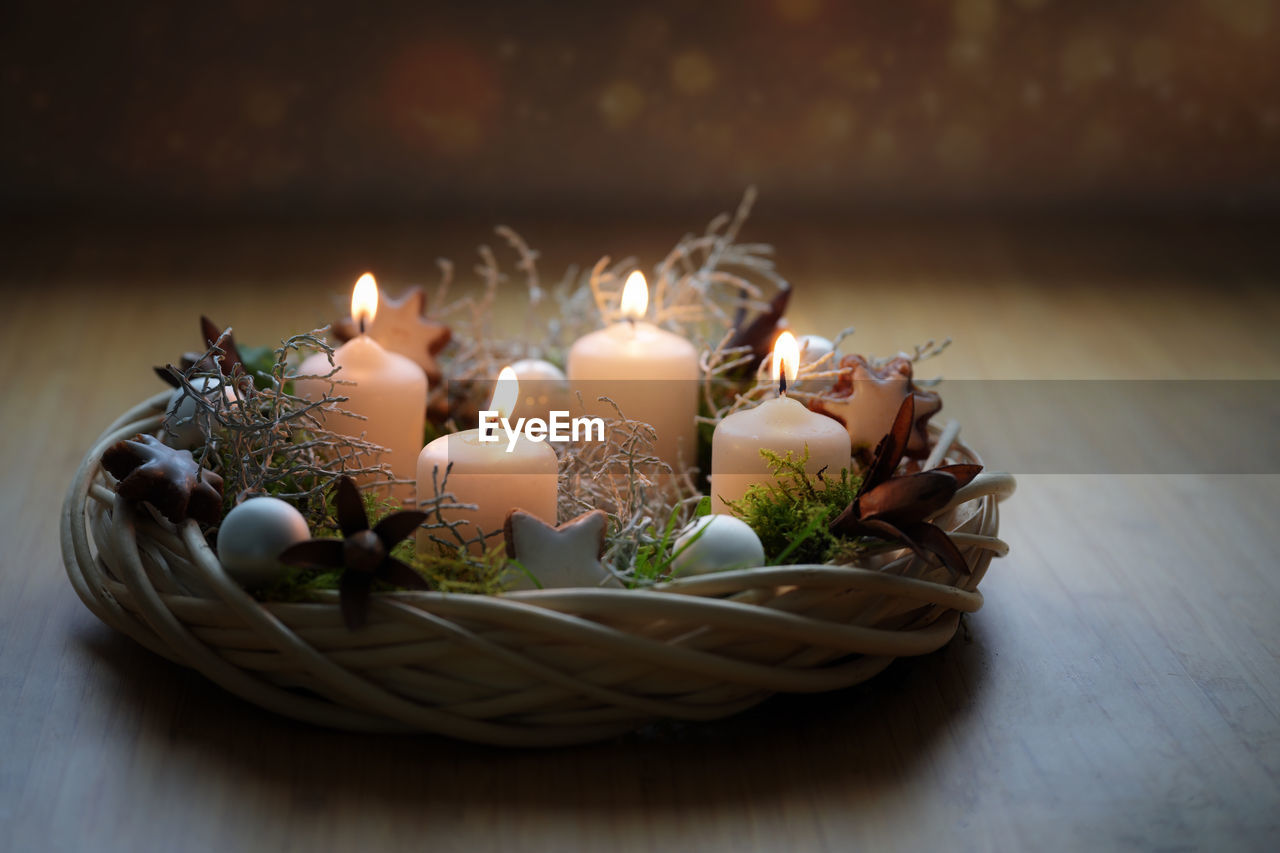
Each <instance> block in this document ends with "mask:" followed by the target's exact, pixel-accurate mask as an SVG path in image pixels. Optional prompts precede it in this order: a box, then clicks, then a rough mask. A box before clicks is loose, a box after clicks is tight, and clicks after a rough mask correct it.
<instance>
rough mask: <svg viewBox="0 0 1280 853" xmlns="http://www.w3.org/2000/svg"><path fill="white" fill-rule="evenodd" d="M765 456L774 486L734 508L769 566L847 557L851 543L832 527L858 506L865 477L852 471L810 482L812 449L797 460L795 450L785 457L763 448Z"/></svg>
mask: <svg viewBox="0 0 1280 853" xmlns="http://www.w3.org/2000/svg"><path fill="white" fill-rule="evenodd" d="M760 455H761V456H763V457H764V458H765V461H766V462H767V463H768V465H769V470H770V471H771V472H772V473H773V475H774V478H775V479H774V482H772V483H769V484H767V485H754V486H751V487H750V488H748V489H747V493H746V494H745V495H743V496H742V498H741V499H740V500H737V501H733V502H731V503H730V504H729V509H730V510H731V511H732V512H733V514H734V515H736V516H737V517H738V518H741V519H742V520H743V521H745V522H746V523H747V524H749V525H751V527H752V529H753V530H755V532H756V534H757V535H758V536H759V537H760V542H761V543H762V544H763V545H764V553H765V559H766V560H767V561H768V563H769V564H770V565H779V564H783V563H826V562H830V561H832V560H834V559H839V558H841V557H844V556H846V554H845V552H846V551H848V549H849V547H850V543H849V542H848V541H847V540H844V539H842V538H840V537H838V536H835V535H833V534H832V533H831V532H830V531H829V530H828V529H827V525H828V524H829V523H830V521H831V519H832V518H835V516H836V515H838V514H839V513H840V512H842V511H843V510H844V508H845V507H847V506H848V505H849V504H850V503H851V502H852V501H853V498H854V496H855V495H856V494H857V492H858V486H859V484H860V483H861V478H860V477H858V476H856V475H854V474H852V473H851V472H850V470H849V469H848V468H846V469H844V470H842V471H841V472H840V474H839V476H838V477H833V476H830V475H829V474H828V472H826V471H819V472H818V474H817V476H816V477H810V476H809V475H808V474H807V473H806V472H805V463H807V462H808V461H809V449H808V448H807V447H806V448H805V452H804V454H803V455H802V456H801V457H800V458H798V459H796V458H793V455H792V454H791V452H790V451H788V452H787V454H786V455H785V456H780V455H779V454H777V453H774V452H773V451H771V450H764V449H762V450H761V451H760Z"/></svg>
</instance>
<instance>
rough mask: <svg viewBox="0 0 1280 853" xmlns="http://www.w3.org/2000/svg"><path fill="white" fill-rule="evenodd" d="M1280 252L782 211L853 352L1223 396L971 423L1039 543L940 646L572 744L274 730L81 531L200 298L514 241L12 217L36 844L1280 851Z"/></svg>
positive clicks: (1139, 390) (1119, 227)
mask: <svg viewBox="0 0 1280 853" xmlns="http://www.w3.org/2000/svg"><path fill="white" fill-rule="evenodd" d="M513 224H520V223H513ZM689 225H694V226H696V225H697V223H696V222H690V223H674V224H672V225H671V226H670V227H657V226H651V227H641V226H639V225H637V224H635V223H630V224H628V223H600V222H597V223H580V224H578V225H574V224H573V223H567V224H542V225H538V224H536V223H535V224H534V225H533V226H530V227H527V228H526V229H525V231H526V236H527V237H528V238H529V239H530V240H531V242H533V243H534V244H535V245H537V244H539V243H543V244H545V245H546V246H547V247H548V254H547V258H546V260H547V264H546V267H545V268H546V269H548V270H554V271H556V272H558V271H559V270H560V269H561V268H562V267H561V266H557V264H563V263H565V262H567V261H569V260H576V261H579V262H581V261H586V262H590V261H591V260H593V259H594V256H595V255H596V254H600V253H605V252H612V253H614V254H615V255H617V254H622V253H625V252H627V251H635V252H639V253H641V255H642V257H644V259H645V260H646V261H652V260H656V259H657V254H656V253H657V250H658V248H660V247H661V246H662V245H664V241H668V242H669V241H671V240H673V239H674V238H676V237H678V236H679V235H680V233H681V232H682V231H683V229H684V228H685V227H687V226H689ZM1275 233H1276V231H1275V228H1274V227H1270V226H1266V225H1262V226H1257V225H1237V224H1227V225H1222V224H1220V225H1217V226H1212V227H1209V226H1203V227H1202V226H1197V225H1192V224H1181V225H1173V224H1169V223H1164V224H1160V225H1156V226H1142V227H1139V226H1134V225H1126V224H1123V223H1120V224H1102V225H1094V226H1090V227H1086V228H1080V227H1074V226H1071V225H1069V224H1063V223H1058V224H1054V223H1041V224H1037V225H1028V224H1025V223H1022V224H1000V223H992V222H980V221H967V222H964V223H960V224H957V225H951V224H947V223H926V224H921V223H910V222H897V223H888V224H886V223H875V224H868V223H849V224H847V225H845V226H841V227H833V226H832V225H831V224H830V223H829V222H828V223H826V224H825V225H824V226H821V227H819V226H816V225H815V226H812V227H809V226H806V227H801V226H799V225H797V224H795V223H783V222H775V223H773V224H772V225H769V224H768V223H763V224H754V225H753V226H752V228H751V230H750V231H749V234H748V236H750V237H752V238H758V239H765V240H770V239H771V240H773V241H774V242H775V243H777V245H778V250H779V262H780V264H781V266H782V268H783V270H784V271H785V272H787V273H788V274H789V275H790V276H791V277H792V278H793V279H794V280H795V281H796V283H797V296H796V299H795V303H794V309H793V312H792V321H793V325H794V326H795V327H797V328H800V329H804V330H806V331H819V332H826V333H833V332H835V331H836V330H837V329H838V328H840V327H841V326H844V325H850V324H855V325H858V326H859V327H860V329H859V332H858V333H857V335H856V336H855V338H854V340H853V344H852V345H851V347H850V348H854V349H859V350H866V351H870V352H873V353H885V352H893V351H895V350H896V349H898V348H899V347H908V346H910V345H912V344H914V343H915V342H917V341H921V340H924V339H926V338H929V337H939V336H943V335H951V336H953V337H954V338H955V339H956V344H955V346H954V347H953V348H952V350H951V351H949V352H948V353H947V354H946V355H945V356H944V357H943V358H941V359H939V360H938V361H936V362H934V363H933V364H936V366H937V370H938V372H941V373H943V374H946V375H948V376H953V377H961V378H966V379H974V378H985V379H1023V380H1040V379H1058V380H1066V379H1075V380H1099V379H1123V380H1139V379H1153V380H1154V379H1158V380H1186V379H1199V380H1207V381H1205V382H1201V383H1195V384H1190V383H1187V384H1182V385H1163V384H1159V383H1136V384H1133V385H1124V386H1123V388H1132V389H1135V390H1133V392H1132V393H1131V394H1129V395H1128V397H1126V396H1125V395H1124V394H1122V395H1121V398H1122V401H1121V403H1119V404H1118V405H1105V406H1104V405H1101V404H1099V405H1097V406H1096V407H1093V408H1092V409H1091V407H1090V404H1089V400H1094V401H1095V402H1096V400H1098V399H1111V398H1098V397H1091V396H1090V395H1092V394H1093V393H1094V391H1093V389H1094V388H1095V387H1097V386H1096V385H1095V384H1090V383H1085V382H1082V383H1075V384H1071V385H1070V386H1065V385H1051V386H1046V387H1050V388H1052V389H1055V390H1056V389H1061V388H1064V387H1070V388H1080V389H1084V390H1083V391H1082V392H1081V393H1083V394H1084V396H1083V397H1082V398H1081V399H1084V400H1085V402H1084V403H1082V404H1081V406H1079V407H1071V408H1073V411H1066V410H1065V409H1063V410H1061V411H1054V410H1052V409H1050V410H1045V407H1044V406H1034V405H1026V406H1021V407H1019V406H1018V405H1011V406H1010V407H1009V408H1008V409H1007V410H1005V411H1003V412H1002V413H1001V414H1000V416H998V417H991V416H989V417H986V418H985V419H984V418H983V417H982V416H981V413H977V414H974V415H973V417H974V419H975V420H976V421H979V422H980V423H979V424H977V425H966V427H965V433H964V435H965V436H967V437H968V439H969V440H970V441H971V442H973V443H974V444H975V445H976V446H977V447H979V448H980V449H981V450H982V451H983V453H984V455H985V456H986V458H987V461H988V463H989V464H990V465H991V467H993V468H1011V469H1012V470H1013V471H1014V473H1016V474H1018V475H1019V477H1020V489H1019V492H1018V494H1017V495H1015V496H1014V498H1013V499H1012V500H1010V501H1009V502H1007V503H1006V504H1005V506H1004V510H1003V519H1002V520H1003V527H1002V532H1003V534H1004V536H1005V538H1006V539H1007V540H1008V542H1009V543H1010V545H1011V546H1012V553H1011V555H1010V556H1009V557H1008V558H1006V559H1004V560H999V561H996V562H995V563H993V565H992V567H991V570H990V572H989V574H988V576H987V580H986V581H985V582H984V585H983V591H984V593H985V594H986V598H987V601H986V606H985V607H984V608H983V609H982V610H981V611H980V612H979V613H977V614H976V615H974V616H973V617H971V618H970V619H968V620H967V630H966V631H965V632H964V634H963V635H961V636H958V637H957V639H956V640H955V641H954V642H952V643H951V644H950V645H949V646H948V647H947V648H945V649H943V650H942V651H940V652H937V653H935V654H933V655H929V656H927V657H923V658H917V659H906V660H900V661H898V662H897V663H895V664H894V665H893V666H892V667H891V668H890V669H889V670H888V671H886V672H885V673H884V674H883V675H881V676H880V677H878V678H876V679H874V680H873V681H871V682H869V683H867V684H864V685H861V686H859V687H856V688H853V689H850V690H845V691H841V692H837V693H833V694H827V695H818V696H803V697H780V698H777V699H774V700H771V701H770V702H768V703H766V704H765V705H763V706H761V707H759V708H757V709H755V710H753V711H750V712H747V713H745V714H742V715H740V716H739V717H736V718H733V719H731V720H728V721H725V722H723V723H717V724H711V725H680V726H670V727H660V728H658V729H657V730H654V731H648V732H644V733H641V734H638V735H635V736H630V737H627V738H624V739H621V740H618V741H614V742H610V743H605V744H600V745H596V746H586V747H580V748H573V749H560V750H555V751H545V752H542V751H509V750H501V749H493V748H483V747H476V746H471V745H467V744H463V743H455V742H450V741H446V740H442V739H439V738H435V737H426V736H423V737H376V736H363V735H350V734H342V733H334V732H329V731H323V730H319V729H315V728H310V727H307V726H304V725H300V724H296V723H293V722H291V721H288V720H285V719H281V718H278V717H275V716H272V715H271V714H268V713H266V712H263V711H260V710H258V709H257V708H255V707H252V706H249V705H247V704H245V703H243V702H241V701H240V700H238V699H236V698H234V697H231V696H229V695H227V694H225V693H223V692H222V691H221V690H219V689H218V688H217V687H215V686H213V685H211V684H210V683H208V682H206V681H205V680H204V679H203V678H202V677H201V676H199V675H197V674H194V673H192V672H188V671H185V670H183V669H180V668H178V667H176V666H173V665H171V664H169V663H167V662H165V661H163V660H160V659H158V658H156V657H153V656H152V655H151V654H149V653H148V652H146V651H144V650H143V649H141V648H140V647H138V646H136V645H134V644H133V643H132V642H131V641H129V640H127V639H125V638H123V637H121V636H117V635H116V634H115V633H113V632H112V631H111V630H110V629H108V628H106V627H105V626H103V625H101V624H99V623H98V622H97V621H96V620H95V619H94V617H93V616H92V615H90V613H89V612H88V611H87V610H86V609H85V608H84V607H83V606H82V605H81V604H80V602H79V601H78V600H77V599H76V597H75V595H74V593H73V592H72V589H71V587H70V585H69V584H68V582H67V580H66V578H65V576H64V574H63V569H62V566H61V559H60V556H59V552H58V546H57V533H56V525H57V514H58V509H59V505H60V502H61V499H62V494H63V490H64V489H65V487H66V485H67V483H68V480H69V478H70V476H71V474H72V471H73V469H74V468H75V466H76V465H77V463H78V462H79V459H80V456H81V454H82V453H83V452H84V450H85V449H86V448H87V447H88V445H89V443H90V442H91V441H92V439H93V438H94V437H95V436H96V435H97V433H98V432H99V431H100V430H101V429H102V428H103V427H104V426H105V425H106V424H107V423H108V421H110V420H111V419H112V417H113V416H114V415H115V414H117V413H118V412H119V411H121V410H123V409H124V408H125V406H126V405H127V404H130V403H132V402H134V401H135V400H138V399H141V398H143V397H144V396H146V395H149V394H151V393H153V392H154V391H155V390H157V387H158V386H157V383H156V381H155V379H154V377H153V376H152V375H151V371H150V367H151V365H153V364H157V363H161V362H163V361H165V360H168V359H172V358H173V357H174V356H175V355H176V354H177V353H180V352H182V351H183V350H184V349H191V348H192V347H193V346H194V344H195V337H196V332H197V326H196V319H197V316H198V314H199V313H201V312H207V313H209V314H211V315H212V316H213V317H214V318H215V319H217V320H219V321H221V322H224V323H230V324H232V325H234V326H235V329H236V333H237V337H238V338H239V339H240V340H242V341H255V340H256V341H263V342H269V341H274V340H276V339H278V338H279V337H280V336H281V335H283V334H285V333H288V332H290V331H292V330H296V329H301V328H309V327H310V325H311V324H318V323H321V322H324V321H326V320H328V319H329V318H330V315H331V314H332V313H333V312H332V311H331V310H330V306H331V304H332V303H331V302H330V296H331V295H335V294H340V293H341V292H342V291H343V290H344V288H345V287H347V286H348V284H347V283H348V282H349V281H351V280H353V279H354V276H355V274H357V273H359V272H360V271H361V270H362V268H363V267H365V266H372V267H373V268H374V269H375V270H377V271H378V272H379V273H380V277H381V279H382V281H383V282H384V283H388V284H389V285H391V286H393V287H394V283H395V282H404V281H410V280H418V281H421V280H429V279H430V278H431V275H432V273H431V270H432V259H433V258H434V257H435V256H436V255H438V254H441V253H447V254H450V255H452V256H454V257H455V258H457V259H458V260H459V261H460V263H466V259H467V257H469V254H470V251H471V247H472V246H474V245H475V244H476V243H477V242H479V241H481V240H484V239H488V237H487V235H486V232H485V231H484V230H483V229H481V228H480V227H479V226H475V227H474V228H472V227H470V226H466V227H464V226H457V225H455V226H452V227H448V228H445V227H440V226H438V225H433V224H432V223H410V224H398V225H390V226H369V225H362V226H352V225H336V224H330V225H325V226H318V225H317V226H305V227H304V226H293V227H288V228H286V227H282V226H263V227H262V228H249V227H240V228H235V229H227V228H215V227H208V228H195V227H189V228H174V227H153V228H137V227H125V226H116V227H113V228H109V229H102V228H87V227H72V226H65V227H56V228H55V227H40V228H36V227H22V228H11V229H9V231H8V236H7V244H8V245H7V246H6V250H5V259H6V260H5V267H6V269H4V270H3V272H0V276H3V287H4V290H3V293H4V298H5V300H6V303H7V304H6V306H5V307H4V309H3V310H0V324H3V325H2V329H3V333H2V334H0V353H2V354H3V360H2V361H0V364H3V373H2V374H0V388H2V389H3V398H2V399H3V412H2V413H0V436H2V438H0V442H2V444H0V448H2V450H0V454H2V455H0V470H2V471H3V476H4V488H3V491H0V543H2V546H3V547H2V548H0V582H2V585H0V848H3V849H12V850H80V849H93V850H121V851H126V850H127V851H146V850H171V849H179V848H180V849H184V850H233V849H234V850H246V849H256V848H263V849H278V848H285V847H288V848H297V849H364V850H382V849H410V848H412V849H424V848H429V849H432V850H455V849H456V850H465V851H481V850H488V849H535V850H536V849H546V850H564V849H574V848H582V849H593V850H595V849H602V850H603V849H608V850H631V849H637V850H700V851H701V850H731V849H732V850H739V849H748V848H759V849H783V850H785V849H796V850H808V849H846V848H853V847H868V846H869V847H871V848H873V849H876V848H890V849H906V850H918V849H925V848H928V847H936V848H937V849H951V848H958V849H977V850H982V849H1001V850H1018V849H1027V848H1033V847H1034V848H1040V849H1083V848H1089V849H1093V848H1101V849H1114V848H1126V849H1132V848H1137V849H1197V848H1198V849H1215V850H1217V849H1259V850H1261V849H1274V845H1275V843H1276V841H1275V839H1276V833H1277V830H1280V617H1278V615H1277V614H1278V613H1280V538H1278V537H1277V534H1276V517H1277V509H1278V508H1280V501H1278V500H1277V499H1278V498H1280V476H1277V474H1278V473H1280V465H1278V464H1277V461H1276V459H1277V457H1276V452H1277V441H1276V430H1275V428H1274V426H1273V424H1274V419H1275V417H1277V409H1276V403H1275V399H1276V396H1277V395H1276V393H1275V392H1276V390H1277V387H1280V386H1277V385H1276V383H1275V380H1276V379H1277V378H1280V337H1278V336H1277V334H1276V329H1277V327H1278V326H1280V289H1278V288H1277V287H1276V285H1277V284H1278V283H1280V260H1278V259H1277V256H1276V253H1275V251H1274V250H1272V249H1271V248H1270V246H1269V243H1268V236H1269V235H1274V234H1275ZM1231 380H1237V381H1234V382H1233V381H1231ZM1238 380H1253V381H1252V382H1247V383H1246V382H1241V381H1238ZM997 387H1004V386H997ZM1153 388H1155V389H1159V388H1171V389H1175V391H1176V400H1175V405H1174V406H1173V411H1172V412H1170V410H1169V408H1170V407H1169V406H1168V405H1165V404H1162V406H1163V407H1155V408H1149V407H1148V406H1147V401H1146V399H1145V398H1144V395H1146V394H1148V393H1152V394H1156V395H1157V396H1158V390H1157V391H1152V390H1151V389H1153ZM1224 388H1225V389H1227V390H1226V391H1225V392H1223V391H1222V389H1224ZM1220 392H1221V393H1220ZM943 393H944V397H945V395H946V393H947V391H946V386H945V385H944V387H943ZM1224 394H1225V397H1224ZM1223 399H1225V400H1226V402H1223ZM1210 401H1215V402H1212V404H1210ZM960 408H962V407H953V408H952V409H950V410H949V411H952V412H955V411H958V410H959V409H960ZM1104 409H1105V410H1106V411H1104ZM988 414H989V413H988ZM1095 418H1101V419H1104V420H1103V421H1095ZM1106 418H1110V419H1111V420H1109V421H1108V420H1105V419H1106ZM1095 422H1104V423H1107V424H1108V426H1106V427H1105V429H1103V428H1099V429H1091V427H1090V425H1091V424H1093V423H1095ZM1188 425H1190V426H1188ZM1184 427H1185V428H1184ZM1192 427H1194V428H1192ZM1188 429H1190V432H1188ZM1210 445H1212V447H1210ZM1055 448H1056V450H1055ZM1064 448H1065V450H1066V452H1065V453H1064V452H1062V451H1063V449H1064ZM1091 448H1092V450H1091ZM1199 449H1204V451H1205V454H1206V455H1205V456H1203V457H1202V456H1200V455H1199V453H1198V450H1199ZM1094 451H1096V452H1097V453H1099V454H1104V455H1106V454H1110V456H1108V457H1107V458H1113V459H1118V460H1120V461H1119V462H1117V463H1115V464H1116V465H1118V466H1119V467H1118V468H1117V469H1116V470H1124V471H1125V472H1126V473H1123V474H1116V473H1107V471H1108V470H1111V469H1109V468H1108V467H1107V466H1099V465H1092V464H1091V463H1090V460H1089V458H1087V457H1088V454H1090V453H1092V452H1094ZM1037 459H1052V460H1055V461H1053V462H1052V463H1046V464H1037V462H1036V460H1037ZM1126 460H1127V461H1126ZM1135 460H1136V461H1135ZM1205 460H1207V461H1205ZM1253 460H1260V461H1259V462H1258V466H1259V467H1257V468H1255V467H1253V464H1254V463H1253ZM1129 463H1132V464H1129ZM1108 464H1110V463H1108ZM1249 471H1254V472H1255V473H1241V472H1249Z"/></svg>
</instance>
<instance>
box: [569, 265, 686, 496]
mask: <svg viewBox="0 0 1280 853" xmlns="http://www.w3.org/2000/svg"><path fill="white" fill-rule="evenodd" d="M648 303H649V289H648V285H646V284H645V280H644V276H643V275H642V274H641V273H640V272H638V271H637V272H633V273H631V275H630V276H628V277H627V282H626V285H625V286H624V287H623V290H622V302H621V305H620V306H619V307H620V309H621V311H622V315H623V316H624V317H625V318H627V319H625V320H623V321H621V322H618V323H614V324H613V325H611V326H609V327H608V328H605V329H601V330H599V331H597V332H592V333H590V334H588V335H584V336H583V337H581V338H579V339H578V340H577V341H576V342H574V344H573V347H572V348H571V349H570V350H569V360H568V365H567V366H568V374H569V382H570V385H571V386H572V387H573V389H574V390H575V391H579V392H581V394H582V399H583V402H584V404H585V406H586V413H587V414H588V415H591V416H599V417H605V418H611V417H616V416H617V415H616V414H615V412H614V410H613V407H612V406H609V405H608V404H607V403H601V402H597V398H599V397H601V396H605V397H608V398H610V399H611V400H613V401H614V402H615V403H617V404H618V407H619V408H620V409H622V413H623V414H624V415H626V416H627V417H628V418H631V419H633V420H637V421H643V422H645V423H647V424H649V425H651V426H652V427H653V428H654V430H655V431H656V432H657V441H656V443H655V445H654V452H655V453H656V455H657V456H658V457H659V458H660V459H662V461H664V462H666V463H667V464H669V465H670V466H671V467H672V468H673V469H675V470H677V471H679V470H681V468H682V467H685V468H687V467H688V466H690V465H692V464H693V463H694V462H695V461H696V459H695V457H696V455H697V443H696V437H697V432H696V429H697V427H696V424H695V423H694V419H695V418H696V417H697V415H698V379H699V371H698V351H697V350H696V349H695V348H694V346H693V344H691V343H689V341H687V340H685V339H684V338H682V337H680V336H679V335H676V334H672V333H671V332H668V331H666V330H664V329H660V328H658V327H657V326H655V325H654V324H652V323H647V322H645V321H644V320H643V319H642V318H643V317H644V315H645V311H646V309H647V308H648ZM574 405H575V407H576V406H577V401H576V399H575V400H574Z"/></svg>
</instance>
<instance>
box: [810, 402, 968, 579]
mask: <svg viewBox="0 0 1280 853" xmlns="http://www.w3.org/2000/svg"><path fill="white" fill-rule="evenodd" d="M914 422H915V401H914V399H913V398H912V396H911V395H907V397H906V398H905V399H903V401H902V404H901V405H900V406H899V407H898V414H897V417H895V418H894V421H893V427H892V429H890V430H889V434H888V435H886V436H885V437H884V438H882V439H880V443H879V444H877V445H876V452H875V456H874V457H873V458H872V461H871V467H870V468H868V469H867V473H866V475H865V476H864V477H863V479H862V485H861V486H859V488H858V493H857V494H856V495H855V496H854V499H853V501H852V502H851V503H850V504H849V505H848V506H847V507H845V509H844V511H843V512H841V513H840V514H839V515H838V516H836V518H835V519H834V520H833V521H832V522H831V525H830V528H831V532H832V533H835V534H838V535H841V536H871V537H875V538H877V539H886V540H889V541H896V542H902V543H903V544H904V545H906V546H907V547H908V548H910V549H911V550H912V551H914V552H915V553H916V555H917V556H919V557H920V558H921V559H925V560H927V559H928V554H929V553H932V554H936V555H937V556H938V558H939V559H941V560H942V563H943V564H944V565H945V566H946V567H947V568H949V569H951V571H953V572H957V573H963V574H966V575H967V574H969V571H970V569H969V564H968V562H967V561H966V560H965V558H964V554H963V553H961V551H960V549H959V548H957V547H956V544H955V542H953V541H951V537H949V536H948V535H947V534H946V532H945V531H943V530H942V528H940V527H938V526H937V525H936V524H933V523H931V522H929V521H927V520H926V519H928V518H929V517H930V516H931V515H933V514H934V513H936V512H938V511H939V510H941V509H942V508H943V507H945V506H946V505H947V504H949V503H950V502H951V499H952V498H954V497H955V494H956V490H957V489H959V488H960V487H961V486H963V485H965V484H967V483H968V482H969V481H970V480H972V479H973V478H974V477H976V476H978V473H979V472H981V471H982V466H981V465H943V466H940V467H938V468H933V469H930V470H928V471H920V472H918V473H915V474H906V475H903V476H901V477H894V476H893V472H894V471H895V470H897V468H898V463H899V462H901V461H902V457H903V455H904V453H905V452H906V449H907V440H908V437H909V436H910V433H911V428H912V424H913V423H914Z"/></svg>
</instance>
